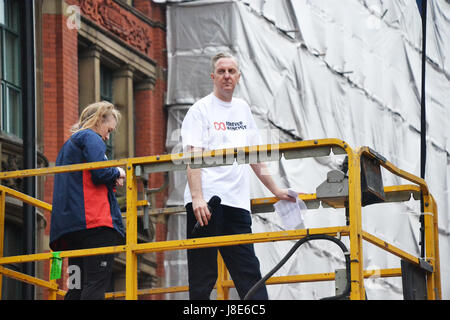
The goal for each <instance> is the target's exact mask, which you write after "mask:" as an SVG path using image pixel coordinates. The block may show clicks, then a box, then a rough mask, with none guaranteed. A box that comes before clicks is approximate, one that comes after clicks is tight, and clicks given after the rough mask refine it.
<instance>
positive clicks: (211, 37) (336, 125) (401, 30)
mask: <svg viewBox="0 0 450 320" xmlns="http://www.w3.org/2000/svg"><path fill="white" fill-rule="evenodd" d="M154 2H158V3H167V47H168V66H169V68H168V90H167V98H166V104H167V110H168V114H169V120H168V132H167V149H168V152H170V153H174V152H180V151H181V144H180V136H179V129H180V126H181V122H182V120H183V117H184V115H185V113H186V110H187V109H188V108H189V106H190V105H192V104H193V103H194V102H195V101H196V100H197V99H199V98H201V97H203V96H204V95H206V94H208V93H210V92H211V90H212V83H211V80H210V77H209V73H210V62H209V61H210V58H211V57H212V56H213V55H214V54H215V53H217V52H219V51H230V52H232V53H234V54H235V55H236V56H237V57H238V58H239V60H240V63H241V71H242V77H241V82H240V84H239V85H238V88H237V92H236V95H237V96H239V97H241V98H244V99H245V100H246V101H247V102H248V103H249V104H250V106H251V109H252V112H253V114H254V116H255V119H256V121H257V124H258V126H259V128H260V130H261V136H262V139H263V141H264V143H277V142H288V141H296V140H300V139H304V140H309V139H321V138H338V139H342V140H345V141H346V142H348V143H349V144H350V145H351V146H353V147H357V146H370V147H371V148H373V149H375V150H376V151H377V152H379V153H380V154H382V155H383V156H384V157H386V158H387V159H388V160H389V161H391V162H392V163H394V164H395V165H396V166H398V167H399V168H401V169H403V170H406V171H408V172H411V173H414V174H416V175H417V176H419V175H420V85H421V84H420V82H421V41H422V40H421V38H422V36H421V21H420V14H419V11H418V9H417V5H416V1H415V0H404V1H382V0H342V1H334V0H314V1H313V0H295V1H291V0H281V1H280V0H266V1H263V0H253V1H250V0H248V1H244V0H243V1H237V0H236V1H163V0H159V1H156V0H154ZM428 21H429V23H428V27H427V31H428V34H427V38H428V39H427V73H426V76H427V87H426V90H427V97H426V103H427V125H428V127H427V152H428V155H427V167H426V181H427V183H428V185H429V187H430V190H431V192H432V194H433V195H434V197H435V198H436V201H437V204H438V208H439V233H440V236H439V241H440V254H441V278H442V288H443V290H442V292H443V298H444V299H449V298H450V282H449V279H450V264H449V262H450V256H449V252H450V250H449V249H450V248H449V245H450V241H449V240H450V237H449V231H450V225H449V214H450V210H449V205H450V196H449V192H448V181H450V179H449V176H450V166H449V164H450V140H449V134H450V130H449V129H448V128H449V126H448V123H449V121H450V112H449V105H448V103H449V101H450V82H449V79H450V61H449V55H450V4H449V2H448V1H445V0H433V1H429V8H428ZM342 160H343V159H342V156H335V157H323V158H310V159H302V160H284V159H282V160H280V162H270V163H269V166H270V169H271V171H272V174H273V175H274V177H275V179H276V180H277V181H278V183H279V184H280V185H281V186H283V187H290V188H292V189H294V190H297V191H300V192H305V193H313V192H315V188H316V187H317V186H318V185H319V184H320V183H321V182H322V181H323V180H325V178H326V173H327V172H328V171H329V170H331V169H333V168H336V167H338V166H339V165H340V163H341V162H342ZM170 176H171V184H170V195H169V202H168V205H181V204H182V195H183V190H184V186H185V183H186V177H185V173H184V172H174V173H171V174H170ZM383 181H384V184H385V185H397V184H404V183H407V181H405V180H402V179H399V178H397V177H394V176H393V175H392V174H390V173H389V172H387V171H383ZM264 196H271V194H270V193H269V192H268V190H266V189H265V188H264V187H263V186H262V185H261V184H260V182H259V181H258V180H257V179H256V178H255V177H254V176H253V180H252V197H255V198H256V197H264ZM419 215H420V206H419V203H418V202H417V201H413V200H411V201H409V202H405V203H397V204H378V205H372V206H367V207H364V208H363V228H364V229H365V230H367V231H368V232H371V233H373V234H375V235H377V236H379V237H380V238H382V239H385V240H386V241H389V242H391V243H393V244H394V245H396V246H398V247H400V248H402V249H404V250H407V251H408V252H410V253H413V254H417V255H418V254H419V252H420V251H419V245H418V242H419ZM305 218H306V225H307V227H327V226H336V225H343V224H345V217H344V212H343V211H341V210H334V209H327V208H319V209H315V210H309V212H308V213H307V215H306V217H305ZM184 223H185V222H184V215H183V214H179V215H177V216H173V217H171V218H170V219H169V226H168V228H169V229H168V230H169V238H170V239H181V238H183V237H184V236H185V230H184ZM281 229H282V227H281V224H280V221H279V220H278V217H277V216H276V214H274V213H264V214H255V215H253V231H254V232H262V231H273V230H281ZM292 245H293V242H289V241H288V242H277V243H265V244H257V245H255V249H256V251H257V254H258V257H259V258H260V261H261V269H262V273H263V274H264V273H266V272H268V271H269V270H270V269H271V268H272V267H273V266H274V265H276V263H277V262H278V261H279V260H280V259H281V257H282V256H283V255H284V254H285V253H286V252H287V251H288V250H289V248H290V247H291V246H292ZM363 251H364V262H363V263H364V268H365V269H377V268H399V267H400V262H399V259H398V258H396V257H395V256H392V255H390V254H388V253H385V252H384V251H382V250H381V249H378V248H376V247H375V246H373V245H371V244H369V243H366V242H365V243H364V246H363ZM343 261H344V259H343V256H342V255H341V253H340V251H339V249H338V248H337V247H336V248H335V247H334V246H333V244H329V243H325V242H322V241H316V242H313V243H311V244H307V245H305V246H304V247H302V248H301V249H299V250H298V252H297V253H296V254H295V255H294V256H293V257H291V259H290V260H289V261H288V263H286V265H285V266H284V267H283V268H281V269H280V270H279V271H278V272H277V273H276V275H288V274H306V273H317V272H330V271H331V272H332V271H334V270H335V269H339V268H344V263H343ZM165 267H166V275H167V277H166V285H171V286H173V285H186V284H187V280H186V260H185V252H182V251H173V252H170V253H167V254H166V261H165ZM365 288H366V291H367V297H368V299H402V285H401V279H400V278H378V277H376V275H375V276H373V277H371V278H369V279H366V280H365ZM268 290H269V296H270V298H271V299H318V298H320V297H324V296H329V295H332V294H333V293H334V283H333V282H319V283H305V284H290V285H272V286H268ZM186 297H187V296H186V294H176V295H173V296H172V298H186ZM233 297H236V295H234V296H233Z"/></svg>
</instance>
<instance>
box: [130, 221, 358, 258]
mask: <svg viewBox="0 0 450 320" xmlns="http://www.w3.org/2000/svg"><path fill="white" fill-rule="evenodd" d="M348 230H349V227H348V226H340V227H328V228H312V229H299V230H287V231H274V232H258V233H247V234H240V235H229V236H216V237H205V238H195V239H187V240H170V241H160V242H148V243H139V244H137V245H136V247H135V249H134V252H135V253H137V254H142V253H147V252H158V251H170V250H182V249H198V248H207V247H220V246H233V245H238V244H247V243H261V242H274V241H285V240H296V239H300V238H303V237H305V236H307V235H311V234H328V235H332V236H335V235H337V234H340V235H341V236H346V235H348V232H349V231H348Z"/></svg>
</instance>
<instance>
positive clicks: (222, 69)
mask: <svg viewBox="0 0 450 320" xmlns="http://www.w3.org/2000/svg"><path fill="white" fill-rule="evenodd" d="M240 76H241V73H240V72H239V70H238V67H237V65H236V62H235V61H234V60H233V59H232V58H220V59H219V60H217V62H216V68H215V70H214V73H212V74H211V79H212V80H213V82H214V93H215V94H216V96H217V97H218V98H219V99H221V100H224V101H230V100H231V98H232V96H233V92H234V88H235V87H236V84H237V83H238V82H239V78H240Z"/></svg>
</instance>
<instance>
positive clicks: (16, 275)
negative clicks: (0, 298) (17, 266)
mask: <svg viewBox="0 0 450 320" xmlns="http://www.w3.org/2000/svg"><path fill="white" fill-rule="evenodd" d="M0 274H2V275H4V276H6V277H9V278H11V279H15V280H19V281H21V282H26V283H28V284H32V285H37V286H39V287H43V288H47V289H50V290H58V285H57V284H56V283H51V282H49V281H46V280H42V279H39V278H36V277H33V276H30V275H27V274H25V273H22V272H18V271H14V270H11V269H9V268H6V267H4V266H0Z"/></svg>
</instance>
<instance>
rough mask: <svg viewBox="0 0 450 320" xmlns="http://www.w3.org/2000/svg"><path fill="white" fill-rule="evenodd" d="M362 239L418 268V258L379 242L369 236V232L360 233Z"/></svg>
mask: <svg viewBox="0 0 450 320" xmlns="http://www.w3.org/2000/svg"><path fill="white" fill-rule="evenodd" d="M361 234H362V238H363V239H364V240H366V241H368V242H370V243H372V244H374V245H376V246H377V247H379V248H381V249H383V250H386V251H387V252H389V253H391V254H393V255H395V256H397V257H399V258H401V259H404V260H407V261H408V262H410V263H412V264H415V265H417V266H420V258H419V257H416V256H414V255H412V254H410V253H408V252H406V251H404V250H402V249H400V248H398V247H396V246H394V245H392V244H390V243H388V242H386V241H384V240H381V239H380V238H378V237H376V236H374V235H372V234H370V233H369V232H366V231H364V230H363V231H362V232H361Z"/></svg>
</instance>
